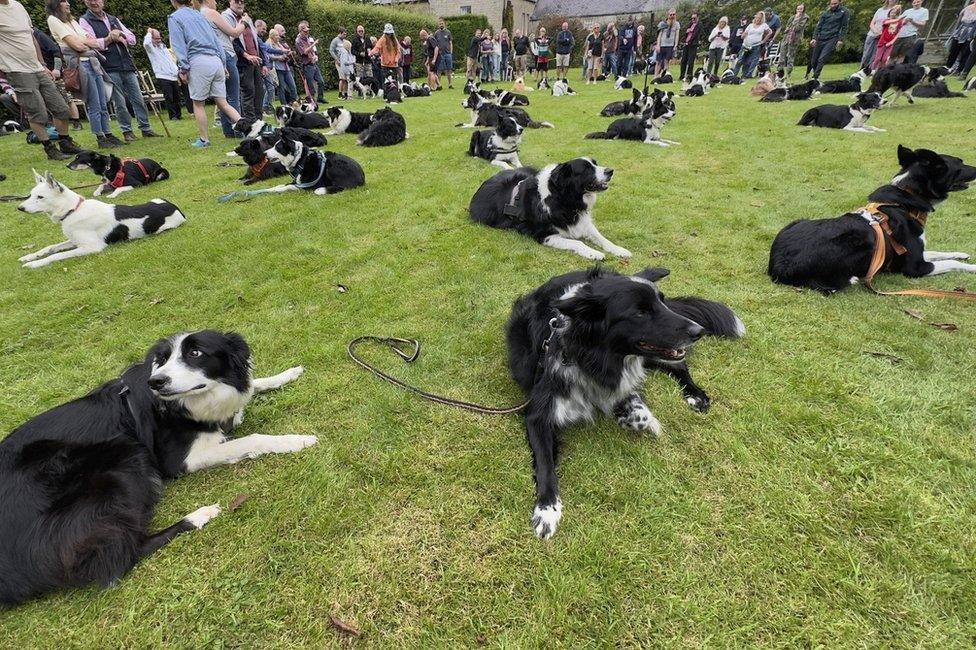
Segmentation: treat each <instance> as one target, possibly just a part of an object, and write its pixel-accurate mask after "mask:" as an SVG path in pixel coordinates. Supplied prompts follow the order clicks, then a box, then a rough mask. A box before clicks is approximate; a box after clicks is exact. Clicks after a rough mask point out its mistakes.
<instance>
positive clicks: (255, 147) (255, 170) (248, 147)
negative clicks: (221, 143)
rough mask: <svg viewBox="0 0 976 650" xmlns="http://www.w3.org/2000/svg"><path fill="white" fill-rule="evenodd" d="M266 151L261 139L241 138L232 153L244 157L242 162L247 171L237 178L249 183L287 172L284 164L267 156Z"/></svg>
mask: <svg viewBox="0 0 976 650" xmlns="http://www.w3.org/2000/svg"><path fill="white" fill-rule="evenodd" d="M279 139H280V138H279ZM275 144H277V142H276V143H275ZM266 151H267V149H266V148H265V146H264V144H263V143H262V141H261V140H255V139H253V138H248V139H247V140H241V142H240V144H238V145H237V146H236V147H235V148H234V153H235V154H237V155H238V156H240V157H241V158H243V159H244V163H245V164H247V171H246V172H245V173H244V175H243V176H241V177H240V178H239V179H238V180H242V181H244V184H245V185H250V184H252V183H256V182H258V181H266V180H268V179H269V178H277V177H278V176H286V175H287V174H288V170H287V169H285V166H284V165H282V164H281V163H280V162H278V161H277V160H271V159H269V158H268V155H267V153H265V152H266Z"/></svg>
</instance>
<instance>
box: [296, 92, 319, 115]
mask: <svg viewBox="0 0 976 650" xmlns="http://www.w3.org/2000/svg"><path fill="white" fill-rule="evenodd" d="M296 108H297V109H298V110H300V111H301V112H303V113H318V112H319V105H318V103H316V101H315V100H314V99H312V98H311V97H307V96H306V97H305V99H303V100H302V101H301V102H299V104H298V106H296Z"/></svg>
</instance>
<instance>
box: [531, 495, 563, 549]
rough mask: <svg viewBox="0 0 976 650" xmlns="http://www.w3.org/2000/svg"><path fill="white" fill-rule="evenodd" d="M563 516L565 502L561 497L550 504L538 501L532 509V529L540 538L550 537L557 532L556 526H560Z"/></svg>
mask: <svg viewBox="0 0 976 650" xmlns="http://www.w3.org/2000/svg"><path fill="white" fill-rule="evenodd" d="M562 517H563V502H562V500H561V499H556V502H555V503H553V504H550V505H541V504H538V503H536V504H535V508H534V509H533V510H532V520H531V521H532V529H533V530H534V531H535V536H536V537H538V538H539V539H549V538H550V537H552V536H553V535H555V534H556V528H557V527H558V526H559V520H560V519H562Z"/></svg>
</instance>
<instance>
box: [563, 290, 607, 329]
mask: <svg viewBox="0 0 976 650" xmlns="http://www.w3.org/2000/svg"><path fill="white" fill-rule="evenodd" d="M553 307H555V308H556V311H558V312H559V313H561V314H564V315H566V316H568V317H570V318H578V319H581V320H585V321H597V320H600V319H601V318H603V317H604V315H605V314H606V311H607V305H606V303H605V302H604V301H603V300H602V299H601V298H599V297H597V296H595V295H593V289H592V288H591V287H590V285H586V286H584V287H582V288H580V290H579V291H578V292H577V293H576V295H575V296H571V297H569V298H564V299H562V300H558V301H556V303H555V304H553Z"/></svg>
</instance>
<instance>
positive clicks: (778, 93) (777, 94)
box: [759, 79, 820, 102]
mask: <svg viewBox="0 0 976 650" xmlns="http://www.w3.org/2000/svg"><path fill="white" fill-rule="evenodd" d="M818 88H820V81H818V80H817V79H811V80H810V81H804V82H803V83H799V84H794V85H792V86H786V87H785V88H773V89H772V90H770V91H769V92H768V93H766V94H765V95H763V97H762V99H760V100H759V101H761V102H782V101H786V100H790V101H798V100H805V99H810V98H811V97H813V96H814V95H816V94H817V93H818V92H819V91H818Z"/></svg>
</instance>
